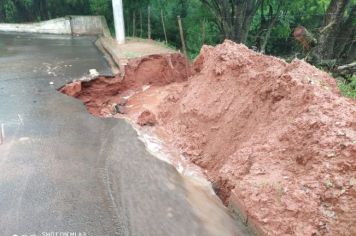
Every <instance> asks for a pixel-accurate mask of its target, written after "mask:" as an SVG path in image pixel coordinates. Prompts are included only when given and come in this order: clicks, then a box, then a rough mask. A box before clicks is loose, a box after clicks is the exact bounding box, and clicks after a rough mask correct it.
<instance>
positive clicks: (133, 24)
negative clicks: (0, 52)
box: [132, 11, 136, 37]
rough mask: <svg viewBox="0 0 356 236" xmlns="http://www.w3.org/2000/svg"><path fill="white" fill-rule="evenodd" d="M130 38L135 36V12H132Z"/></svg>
mask: <svg viewBox="0 0 356 236" xmlns="http://www.w3.org/2000/svg"><path fill="white" fill-rule="evenodd" d="M132 18H133V19H132V36H133V37H135V36H136V12H135V11H134V12H133V17H132Z"/></svg>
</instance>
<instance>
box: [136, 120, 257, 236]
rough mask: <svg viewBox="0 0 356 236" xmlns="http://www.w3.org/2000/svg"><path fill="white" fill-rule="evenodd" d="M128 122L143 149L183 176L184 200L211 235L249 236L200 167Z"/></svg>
mask: <svg viewBox="0 0 356 236" xmlns="http://www.w3.org/2000/svg"><path fill="white" fill-rule="evenodd" d="M129 122H130V121H129ZM130 123H131V125H132V126H133V127H134V128H135V130H136V132H137V134H138V136H139V139H140V140H141V141H142V142H143V143H144V144H145V146H146V148H147V150H148V151H149V152H150V153H151V154H152V155H153V156H155V157H156V158H158V159H160V160H161V161H164V162H167V163H169V164H171V165H173V166H174V167H175V168H176V170H177V171H178V172H179V173H180V174H181V175H182V176H183V180H184V184H185V187H186V190H187V192H188V193H187V198H188V199H187V200H188V202H189V203H190V204H191V206H192V208H193V210H194V211H195V213H196V214H197V216H198V217H199V218H200V220H201V221H202V222H203V224H204V225H205V226H206V228H207V230H208V231H209V233H211V235H252V233H251V231H250V230H249V228H248V227H247V226H246V225H245V224H244V223H243V222H241V221H240V220H238V219H236V218H235V217H234V216H233V215H232V213H231V212H230V210H229V209H228V208H226V207H225V206H224V205H223V203H222V202H221V200H220V198H219V197H218V196H217V195H216V194H215V192H214V190H213V188H212V185H211V183H210V182H209V181H208V180H207V179H206V177H205V176H204V174H203V170H202V169H201V168H200V167H198V166H196V165H194V164H192V163H190V162H189V161H188V160H185V158H184V157H183V156H181V155H179V152H178V150H172V149H171V148H168V147H167V146H166V145H165V144H164V142H162V141H161V140H160V139H159V138H158V137H157V136H155V135H154V134H153V132H152V131H151V130H149V129H147V128H145V127H143V128H142V127H140V126H137V125H136V124H135V123H134V122H130Z"/></svg>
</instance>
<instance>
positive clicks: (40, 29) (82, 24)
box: [0, 16, 110, 37]
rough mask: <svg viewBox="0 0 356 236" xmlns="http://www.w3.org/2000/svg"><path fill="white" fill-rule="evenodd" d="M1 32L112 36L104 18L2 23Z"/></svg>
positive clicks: (70, 18)
mask: <svg viewBox="0 0 356 236" xmlns="http://www.w3.org/2000/svg"><path fill="white" fill-rule="evenodd" d="M0 31H3V32H24V33H44V34H78V35H104V36H107V37H108V36H110V31H109V28H108V26H107V23H106V20H105V17H103V16H68V17H62V18H57V19H53V20H48V21H42V22H38V23H25V24H7V23H0Z"/></svg>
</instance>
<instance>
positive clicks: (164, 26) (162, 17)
mask: <svg viewBox="0 0 356 236" xmlns="http://www.w3.org/2000/svg"><path fill="white" fill-rule="evenodd" d="M161 19H162V26H163V33H164V39H165V41H166V44H168V40H167V32H166V25H165V24H164V16H163V10H162V9H161Z"/></svg>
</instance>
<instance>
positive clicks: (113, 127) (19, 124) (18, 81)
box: [0, 34, 237, 236]
mask: <svg viewBox="0 0 356 236" xmlns="http://www.w3.org/2000/svg"><path fill="white" fill-rule="evenodd" d="M94 40H95V39H94V38H89V37H80V38H72V37H69V36H50V35H37V36H34V35H25V34H24V35H19V34H16V35H15V34H0V123H1V124H2V126H3V128H4V135H5V137H4V142H3V144H2V145H0V235H1V236H8V235H11V236H12V235H45V234H44V232H76V233H77V235H79V232H82V233H84V232H85V233H86V235H90V236H106V235H110V236H111V235H139V236H141V235H152V236H153V235H154V236H160V235H162V236H164V235H213V234H215V235H216V232H215V233H212V232H211V231H208V230H207V226H206V224H205V223H204V222H203V221H202V220H201V219H200V218H199V217H198V216H197V214H196V210H193V208H192V206H191V205H190V203H189V201H188V200H187V194H188V193H187V190H186V187H185V184H184V181H183V180H182V177H181V176H180V175H179V174H178V173H177V172H176V171H175V169H174V168H173V167H171V166H169V165H168V164H165V163H164V162H161V161H159V160H158V159H156V158H154V157H152V156H150V154H148V152H147V151H146V150H145V147H144V145H143V144H142V143H141V142H140V141H139V140H138V138H137V135H136V132H135V131H134V130H133V129H132V128H131V126H130V125H129V124H127V123H126V122H125V121H122V120H113V119H99V118H95V117H93V116H91V115H89V114H88V113H87V111H86V109H85V107H84V106H83V105H82V104H81V102H79V101H77V100H75V99H73V98H70V97H67V96H65V95H62V94H60V93H58V92H57V91H56V88H58V87H60V86H61V85H63V84H65V83H67V82H70V81H72V80H74V79H77V78H80V77H82V76H83V75H85V74H87V72H88V70H89V69H91V68H95V69H97V70H98V71H99V72H101V73H104V74H109V73H110V71H109V68H108V66H107V64H106V63H105V61H104V59H103V57H102V55H101V54H100V52H99V51H98V50H97V49H96V48H95V47H94V45H93V42H94ZM51 82H53V85H51ZM207 207H208V206H207ZM225 223H226V222H225ZM223 224H224V222H223ZM223 227H224V226H223ZM236 232H237V231H236ZM236 232H235V233H233V234H237V233H236ZM224 234H226V232H221V234H220V235H224ZM83 235H84V234H83Z"/></svg>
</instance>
